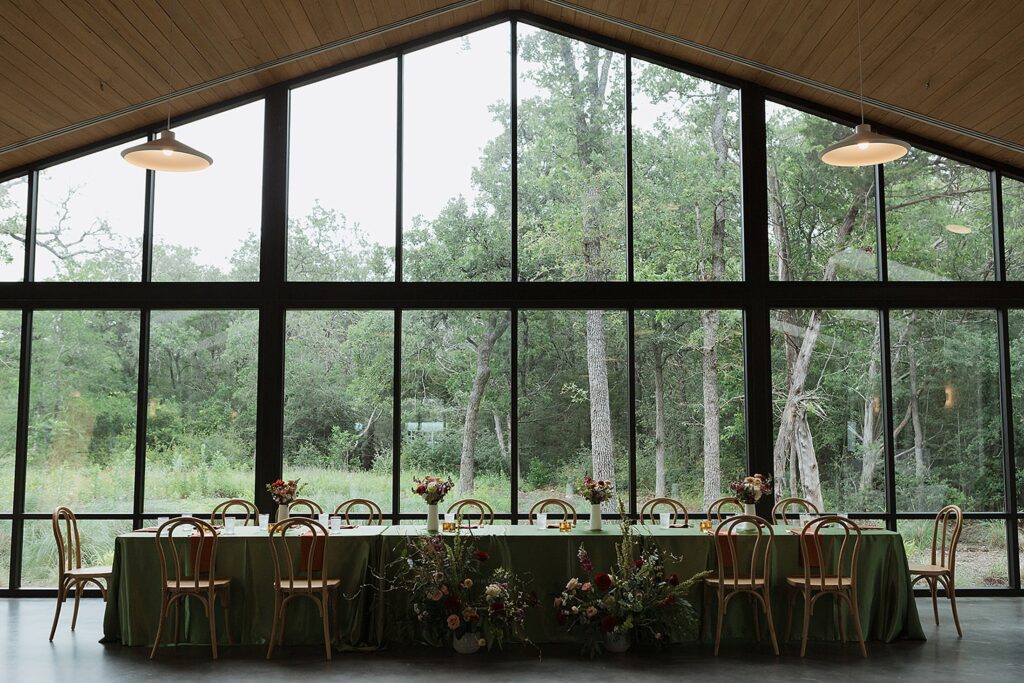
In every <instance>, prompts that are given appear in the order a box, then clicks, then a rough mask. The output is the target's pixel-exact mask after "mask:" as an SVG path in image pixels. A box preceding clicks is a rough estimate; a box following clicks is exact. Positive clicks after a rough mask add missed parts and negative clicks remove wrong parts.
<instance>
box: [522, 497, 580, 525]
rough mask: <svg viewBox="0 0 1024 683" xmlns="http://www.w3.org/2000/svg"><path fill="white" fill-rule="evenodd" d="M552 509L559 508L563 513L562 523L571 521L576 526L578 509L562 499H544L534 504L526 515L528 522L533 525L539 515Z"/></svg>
mask: <svg viewBox="0 0 1024 683" xmlns="http://www.w3.org/2000/svg"><path fill="white" fill-rule="evenodd" d="M550 507H554V508H558V509H559V510H560V511H561V513H562V521H570V520H571V521H572V523H573V524H574V525H575V524H576V508H574V507H573V506H572V505H571V504H569V503H568V502H566V501H564V500H562V499H561V498H544V499H543V500H538V501H537V502H536V503H534V504H533V507H531V508H530V512H529V513H528V514H527V515H526V522H527V523H528V524H533V523H534V518H535V517H536V516H537V513H538V512H547V509H548V508H550Z"/></svg>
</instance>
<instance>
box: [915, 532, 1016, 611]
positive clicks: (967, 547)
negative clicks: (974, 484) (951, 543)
mask: <svg viewBox="0 0 1024 683" xmlns="http://www.w3.org/2000/svg"><path fill="white" fill-rule="evenodd" d="M896 527H897V530H898V531H899V532H900V535H901V536H903V546H904V547H905V548H906V550H907V561H908V562H910V563H911V564H931V562H932V533H933V532H934V530H935V521H934V520H931V519H901V520H899V521H898V522H897V524H896ZM941 531H942V525H939V532H940V533H941ZM941 542H942V541H941V537H940V540H939V543H940V546H939V551H940V552H941ZM1006 558H1007V555H1006V523H1005V522H1004V521H1003V520H1001V519H966V520H964V528H963V531H962V532H961V534H960V545H959V547H958V548H957V551H956V587H957V588H958V589H960V588H1006V587H1007V586H1008V585H1009V564H1008V563H1007V560H1006ZM936 559H938V558H936ZM921 587H926V585H925V584H924V583H923V582H922V583H920V584H918V588H921ZM946 604H947V607H946V608H945V609H948V602H947V603H946ZM942 610H943V605H942V604H941V603H940V604H939V618H940V619H945V618H947V617H946V615H944V614H942ZM946 614H948V612H947V613H946ZM922 616H924V614H922ZM950 621H952V617H950Z"/></svg>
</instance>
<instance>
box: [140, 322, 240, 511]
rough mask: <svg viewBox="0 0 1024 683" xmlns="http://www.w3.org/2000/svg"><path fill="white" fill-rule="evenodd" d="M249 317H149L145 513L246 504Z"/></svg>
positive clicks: (198, 509)
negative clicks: (226, 503) (232, 502)
mask: <svg viewBox="0 0 1024 683" xmlns="http://www.w3.org/2000/svg"><path fill="white" fill-rule="evenodd" d="M258 349H259V313H258V312H257V311H154V312H153V314H152V318H151V321H150V344H149V403H148V406H147V411H148V412H147V418H146V495H145V508H144V509H145V510H146V511H150V512H171V513H196V514H198V513H206V512H210V511H211V510H212V509H213V507H214V506H215V505H216V504H217V503H219V502H220V501H222V500H224V499H227V498H244V499H246V500H252V499H253V493H254V491H253V481H254V480H253V474H254V460H253V458H254V456H255V450H256V365H257V352H258Z"/></svg>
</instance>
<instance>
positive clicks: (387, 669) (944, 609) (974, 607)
mask: <svg viewBox="0 0 1024 683" xmlns="http://www.w3.org/2000/svg"><path fill="white" fill-rule="evenodd" d="M68 607H70V604H69V605H68ZM918 608H919V610H920V613H921V616H922V618H923V619H925V618H927V620H926V621H925V623H924V629H925V634H926V635H927V636H928V642H926V643H921V642H897V643H894V644H892V645H882V644H878V643H868V659H862V658H861V657H860V656H859V655H858V654H857V650H856V647H855V646H853V645H847V646H846V647H843V646H841V645H824V646H823V645H818V646H815V647H813V648H811V649H810V650H809V652H808V656H807V658H806V659H800V658H799V657H798V656H796V655H797V652H798V651H797V650H796V649H794V645H793V644H789V645H787V646H785V648H784V654H783V656H782V657H779V658H776V657H774V656H772V655H771V651H770V649H768V648H767V646H765V647H763V648H760V649H758V648H756V647H755V648H751V647H749V646H746V647H742V646H739V645H734V646H732V647H727V646H725V645H723V648H722V655H721V656H720V657H718V658H717V659H716V658H715V657H713V656H711V652H710V650H708V649H706V648H703V649H682V648H680V649H676V650H672V651H668V652H663V653H660V654H659V653H655V652H644V651H640V652H630V653H627V654H624V655H606V656H605V657H603V658H600V659H597V660H593V661H591V660H588V659H586V658H584V657H582V656H580V655H579V653H578V650H576V649H575V648H572V649H565V648H560V649H555V648H546V649H545V652H544V658H543V660H542V661H538V660H537V657H536V655H535V654H531V653H530V652H528V651H524V650H521V649H518V648H517V649H514V650H512V651H510V652H506V653H494V654H487V653H483V654H477V655H472V656H459V655H456V654H454V653H452V652H448V651H442V650H433V649H428V648H404V649H401V650H392V651H387V652H374V653H359V654H352V653H344V654H343V653H336V654H335V658H334V660H333V661H331V662H326V661H324V660H323V655H322V651H321V650H318V649H316V648H287V647H286V648H284V649H283V650H280V651H278V653H275V658H274V660H272V661H269V662H268V661H266V660H264V659H263V651H262V649H257V648H251V647H246V648H228V647H224V648H223V649H222V650H221V659H220V660H219V661H216V662H214V661H211V660H210V659H209V650H208V649H206V648H198V647H196V648H168V649H165V650H163V651H162V652H161V653H160V654H159V655H158V658H157V660H156V661H152V662H151V661H149V659H148V658H147V657H148V655H149V652H148V650H147V649H145V648H126V647H122V646H120V645H101V644H99V643H98V642H97V641H98V639H99V637H100V634H101V631H102V618H103V603H102V602H100V601H99V600H96V599H90V600H86V601H84V602H83V606H82V613H81V615H80V616H79V623H78V629H77V631H76V632H75V633H72V632H71V631H70V630H69V629H70V623H71V620H70V616H71V610H70V609H68V608H65V610H64V614H63V617H64V618H63V619H62V621H61V626H60V628H59V629H58V631H57V636H56V638H55V639H54V641H53V643H49V642H47V640H46V637H47V634H48V632H49V627H50V620H51V619H52V615H53V603H52V601H51V600H39V599H20V600H13V599H6V600H0V634H2V635H0V638H2V640H0V681H3V682H7V681H10V682H12V683H22V682H26V683H45V682H47V681H83V682H84V681H104V682H106V681H122V680H125V681H127V680H130V681H139V680H159V681H196V680H217V681H243V680H244V681H248V682H249V683H255V682H256V681H271V682H273V683H280V682H281V681H286V680H289V679H293V678H294V679H300V680H302V681H303V683H305V682H307V681H319V680H332V681H338V680H344V681H346V683H348V682H350V681H351V682H355V681H407V680H417V681H447V682H449V683H450V681H452V679H453V678H455V677H458V678H463V679H465V678H471V679H474V680H486V681H487V682H488V683H492V682H493V683H498V682H501V681H554V682H557V683H565V682H568V681H587V682H588V683H593V682H594V681H596V680H608V681H610V682H612V683H617V682H620V681H621V682H622V683H625V682H627V681H628V682H630V683H632V682H633V681H661V680H668V679H669V678H688V679H690V680H700V681H729V682H730V683H737V682H738V681H739V682H742V681H744V680H750V681H764V680H769V681H782V680H785V681H822V680H830V681H886V682H887V683H894V682H897V681H898V683H907V682H909V681H928V682H929V683H940V682H943V681H972V683H997V682H999V681H1014V682H1016V683H1019V682H1020V681H1021V680H1022V678H1024V599H1020V598H973V599H969V598H964V599H961V601H960V614H961V619H962V620H963V621H962V623H963V625H964V631H965V634H966V635H965V637H964V638H963V640H960V639H958V638H957V637H956V629H955V628H954V626H953V624H952V620H951V618H950V616H949V608H948V605H947V604H943V605H941V607H940V610H941V611H940V618H941V619H942V620H943V623H942V625H941V626H938V627H936V626H935V625H934V624H933V623H932V622H931V605H930V604H928V602H927V601H923V600H919V601H918Z"/></svg>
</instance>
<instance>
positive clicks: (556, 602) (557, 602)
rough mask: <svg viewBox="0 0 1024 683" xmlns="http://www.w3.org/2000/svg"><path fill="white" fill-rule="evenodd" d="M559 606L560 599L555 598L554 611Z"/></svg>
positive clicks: (560, 603)
mask: <svg viewBox="0 0 1024 683" xmlns="http://www.w3.org/2000/svg"><path fill="white" fill-rule="evenodd" d="M561 606H562V598H560V597H558V598H555V609H558V608H559V607H561Z"/></svg>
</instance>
